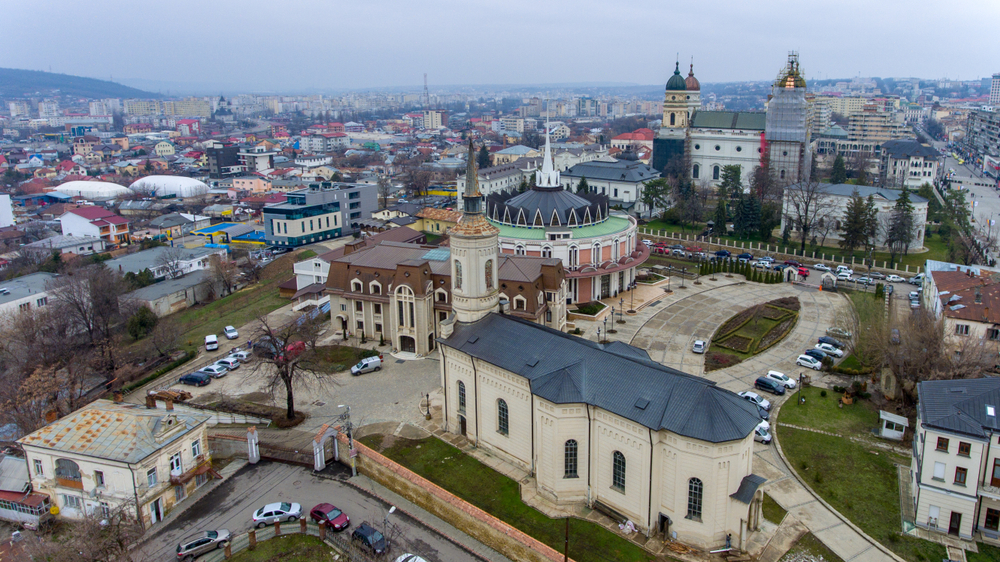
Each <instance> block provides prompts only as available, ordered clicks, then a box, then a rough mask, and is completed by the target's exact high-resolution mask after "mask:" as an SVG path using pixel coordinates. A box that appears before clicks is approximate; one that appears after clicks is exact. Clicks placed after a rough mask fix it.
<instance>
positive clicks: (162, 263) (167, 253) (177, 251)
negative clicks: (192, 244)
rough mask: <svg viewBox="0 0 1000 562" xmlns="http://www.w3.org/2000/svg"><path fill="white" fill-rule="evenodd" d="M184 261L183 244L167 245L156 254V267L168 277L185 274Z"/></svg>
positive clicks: (175, 277)
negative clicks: (182, 263)
mask: <svg viewBox="0 0 1000 562" xmlns="http://www.w3.org/2000/svg"><path fill="white" fill-rule="evenodd" d="M183 261H184V247H183V246H166V247H164V248H163V249H162V250H160V252H159V255H157V256H156V269H157V270H159V271H160V272H161V273H163V276H164V277H166V278H167V279H177V278H179V277H183V276H184V268H183V267H182V265H181V262H183Z"/></svg>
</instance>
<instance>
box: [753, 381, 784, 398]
mask: <svg viewBox="0 0 1000 562" xmlns="http://www.w3.org/2000/svg"><path fill="white" fill-rule="evenodd" d="M753 387H754V388H756V389H757V390H763V391H765V392H770V393H771V394H777V395H779V396H780V395H782V394H784V393H785V385H784V384H782V383H780V382H778V381H776V380H774V379H771V378H768V377H757V380H755V381H754V382H753Z"/></svg>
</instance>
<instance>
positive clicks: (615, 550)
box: [361, 436, 653, 562]
mask: <svg viewBox="0 0 1000 562" xmlns="http://www.w3.org/2000/svg"><path fill="white" fill-rule="evenodd" d="M374 437H376V436H369V437H364V438H362V439H361V442H362V443H364V444H365V445H368V446H369V447H378V446H380V445H381V442H382V440H381V436H377V437H378V438H374ZM373 438H374V439H373ZM381 452H382V454H384V455H385V456H387V457H389V458H391V459H392V460H394V461H396V462H398V463H400V464H402V465H403V466H405V467H407V468H409V469H410V470H412V471H414V472H416V473H417V474H419V475H421V476H423V477H424V478H427V479H428V480H430V481H432V482H434V483H435V484H437V485H439V486H441V487H443V488H445V489H446V490H448V491H449V492H451V493H453V494H455V495H457V496H459V497H460V498H462V499H464V500H466V501H468V502H469V503H471V504H473V505H475V506H476V507H479V508H480V509H482V510H484V511H486V512H487V513H489V514H491V515H494V516H495V517H498V518H500V519H502V520H503V521H506V522H507V523H509V524H510V525H513V526H514V527H517V528H518V529H520V530H522V531H524V532H525V533H527V534H529V535H531V536H533V537H535V538H536V539H538V540H540V541H542V542H544V543H545V544H547V545H549V546H551V547H552V548H554V549H556V550H557V551H558V552H562V549H563V540H564V538H565V532H566V523H565V520H562V519H549V518H548V517H546V516H545V515H543V514H542V513H541V512H540V511H538V510H536V509H535V508H533V507H529V506H527V505H525V504H524V503H523V502H522V501H521V493H520V489H519V487H518V484H517V482H515V481H514V480H511V479H510V478H507V477H506V476H503V475H502V474H499V473H497V472H496V471H494V470H493V469H491V468H489V467H486V466H484V465H482V464H480V463H479V461H477V460H476V459H474V458H473V457H470V456H469V455H466V454H465V453H463V452H461V451H459V450H458V449H456V448H455V447H452V446H451V445H448V444H447V443H445V442H443V441H441V440H439V439H436V438H429V439H422V440H419V441H414V440H408V439H396V440H395V442H394V443H393V444H392V445H391V446H390V447H389V448H387V449H386V450H384V451H381ZM569 527H570V530H569V533H570V540H569V545H570V548H569V556H570V558H573V559H574V560H577V561H579V562H605V561H607V560H616V561H618V562H628V561H639V560H652V559H653V557H652V555H650V554H649V553H648V552H646V551H645V550H643V549H641V548H640V547H638V546H636V545H634V544H632V543H631V542H629V541H627V540H625V539H623V538H622V537H619V536H618V535H616V534H614V533H612V532H611V531H608V530H607V529H604V528H603V527H601V526H599V525H597V524H595V523H591V522H589V521H582V520H580V519H570V525H569Z"/></svg>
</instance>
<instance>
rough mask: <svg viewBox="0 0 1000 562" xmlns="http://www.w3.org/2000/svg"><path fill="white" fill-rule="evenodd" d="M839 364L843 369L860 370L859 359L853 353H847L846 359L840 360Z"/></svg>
mask: <svg viewBox="0 0 1000 562" xmlns="http://www.w3.org/2000/svg"><path fill="white" fill-rule="evenodd" d="M840 366H841V367H843V368H845V369H854V370H856V371H860V370H861V367H862V365H861V361H859V360H858V358H857V356H856V355H854V354H853V353H852V354H850V355H848V356H847V358H846V359H844V360H843V361H841V362H840Z"/></svg>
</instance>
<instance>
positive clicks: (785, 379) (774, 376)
mask: <svg viewBox="0 0 1000 562" xmlns="http://www.w3.org/2000/svg"><path fill="white" fill-rule="evenodd" d="M764 376H765V377H767V378H769V379H771V380H775V381H777V382H779V383H781V384H783V385H785V388H795V379H793V378H791V377H789V376H788V375H786V374H785V373H779V372H778V371H768V372H767V374H766V375H764Z"/></svg>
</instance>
